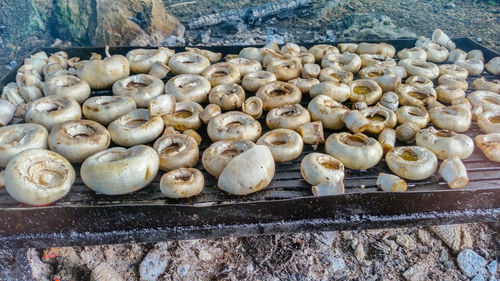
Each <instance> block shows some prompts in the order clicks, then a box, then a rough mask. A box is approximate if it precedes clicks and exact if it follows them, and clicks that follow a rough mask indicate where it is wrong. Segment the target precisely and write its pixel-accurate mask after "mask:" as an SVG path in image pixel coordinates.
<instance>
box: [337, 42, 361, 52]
mask: <svg viewBox="0 0 500 281" xmlns="http://www.w3.org/2000/svg"><path fill="white" fill-rule="evenodd" d="M338 48H339V50H340V52H341V53H345V52H349V53H355V52H356V50H357V49H358V44H356V43H340V44H339V45H338Z"/></svg>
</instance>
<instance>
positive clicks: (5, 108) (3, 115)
mask: <svg viewBox="0 0 500 281" xmlns="http://www.w3.org/2000/svg"><path fill="white" fill-rule="evenodd" d="M14 113H16V106H15V105H13V104H12V103H11V102H9V101H8V100H4V99H0V127H2V126H5V125H7V124H8V123H9V122H10V120H12V118H13V117H14Z"/></svg>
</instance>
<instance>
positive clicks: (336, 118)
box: [307, 95, 349, 130]
mask: <svg viewBox="0 0 500 281" xmlns="http://www.w3.org/2000/svg"><path fill="white" fill-rule="evenodd" d="M307 110H309V113H310V114H311V119H312V120H313V121H321V123H322V124H323V127H325V128H327V129H332V130H337V129H340V128H342V127H344V125H345V124H344V121H342V117H343V116H344V114H345V113H346V112H347V111H349V109H348V108H347V107H346V106H345V105H343V104H341V103H339V102H337V101H335V100H333V99H332V98H330V97H328V96H325V95H319V96H317V97H315V98H313V99H312V100H311V101H310V102H309V105H308V106H307Z"/></svg>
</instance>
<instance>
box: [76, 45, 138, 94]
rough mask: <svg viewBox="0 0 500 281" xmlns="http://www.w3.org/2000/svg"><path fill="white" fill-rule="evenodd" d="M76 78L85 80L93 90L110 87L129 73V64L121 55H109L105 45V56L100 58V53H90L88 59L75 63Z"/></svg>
mask: <svg viewBox="0 0 500 281" xmlns="http://www.w3.org/2000/svg"><path fill="white" fill-rule="evenodd" d="M75 68H76V74H77V76H78V78H80V79H82V80H84V81H87V83H89V85H90V88H91V89H94V90H99V89H105V88H109V87H111V85H113V83H115V82H116V81H118V80H120V79H123V78H125V77H127V76H129V74H130V64H129V62H128V60H127V58H125V57H124V56H122V55H112V56H111V55H110V54H109V48H108V46H106V58H105V59H103V60H101V56H100V55H95V54H94V55H92V57H91V58H90V60H83V61H80V62H77V63H76V64H75Z"/></svg>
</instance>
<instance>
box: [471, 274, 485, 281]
mask: <svg viewBox="0 0 500 281" xmlns="http://www.w3.org/2000/svg"><path fill="white" fill-rule="evenodd" d="M470 281H486V280H485V279H484V276H483V275H481V274H478V275H476V276H474V278H472V279H471V280H470Z"/></svg>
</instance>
